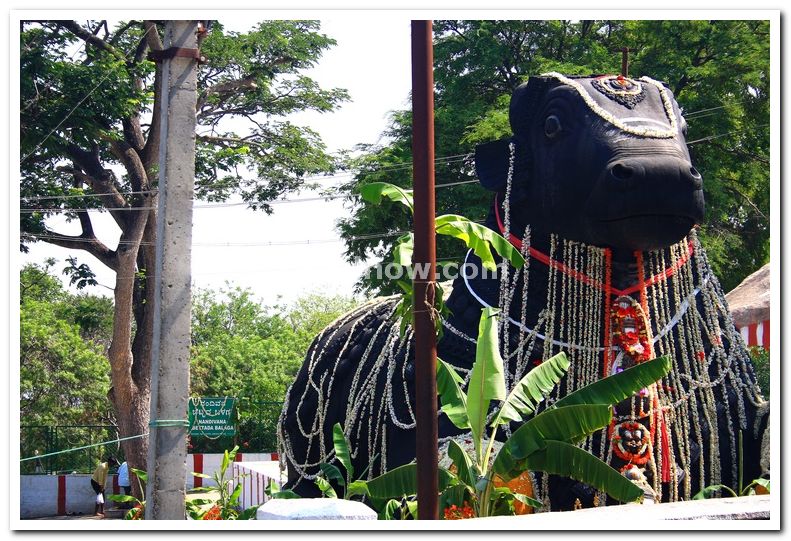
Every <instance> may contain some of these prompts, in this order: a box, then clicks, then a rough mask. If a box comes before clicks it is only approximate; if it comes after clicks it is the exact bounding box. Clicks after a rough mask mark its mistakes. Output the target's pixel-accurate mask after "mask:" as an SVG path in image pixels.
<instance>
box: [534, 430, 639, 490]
mask: <svg viewBox="0 0 791 541" xmlns="http://www.w3.org/2000/svg"><path fill="white" fill-rule="evenodd" d="M527 467H528V468H527V469H530V470H533V471H542V472H546V473H549V474H555V475H561V476H563V477H569V478H571V479H574V480H576V481H580V482H582V483H585V484H587V485H590V486H591V487H593V488H595V489H598V490H601V491H603V492H606V493H607V494H608V495H609V496H610V497H612V498H615V499H616V500H618V501H621V502H633V501H637V500H638V499H640V497H641V496H642V495H643V491H642V489H640V487H638V486H637V485H635V484H634V483H632V482H631V481H630V480H629V479H627V478H626V477H624V476H623V475H621V474H620V473H618V471H616V470H614V469H613V468H611V467H610V466H609V465H607V464H606V463H605V462H602V461H601V460H599V459H598V458H596V457H595V456H593V455H592V454H590V453H588V452H587V451H584V450H582V449H580V448H579V447H576V446H575V445H572V444H570V443H566V442H563V441H554V440H548V441H547V442H546V448H545V449H544V450H543V451H540V452H538V453H534V454H532V455H530V456H529V457H528V458H527Z"/></svg>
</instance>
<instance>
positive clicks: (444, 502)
mask: <svg viewBox="0 0 791 541" xmlns="http://www.w3.org/2000/svg"><path fill="white" fill-rule="evenodd" d="M470 486H472V485H470ZM465 496H472V491H471V489H470V488H469V487H468V486H467V485H465V484H463V483H460V484H457V485H451V486H449V487H447V488H446V489H445V490H443V491H442V493H441V494H440V495H439V510H440V514H441V513H442V510H443V509H445V508H446V507H450V506H451V505H456V506H458V507H461V506H462V505H464V498H465Z"/></svg>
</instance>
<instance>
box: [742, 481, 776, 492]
mask: <svg viewBox="0 0 791 541" xmlns="http://www.w3.org/2000/svg"><path fill="white" fill-rule="evenodd" d="M753 485H759V486H762V487H763V488H765V489H766V492H769V491H770V486H769V479H761V478H758V479H753V481H752V483H750V484H749V485H747V486H753Z"/></svg>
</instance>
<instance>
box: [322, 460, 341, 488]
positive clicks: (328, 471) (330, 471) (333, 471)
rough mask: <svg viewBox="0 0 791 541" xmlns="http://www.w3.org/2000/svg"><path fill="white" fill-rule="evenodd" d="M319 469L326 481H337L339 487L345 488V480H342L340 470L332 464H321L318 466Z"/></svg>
mask: <svg viewBox="0 0 791 541" xmlns="http://www.w3.org/2000/svg"><path fill="white" fill-rule="evenodd" d="M319 469H321V472H322V473H323V474H324V477H325V478H326V479H327V480H328V481H337V482H338V484H339V485H341V486H346V480H345V479H344V478H343V475H342V474H341V470H339V469H338V467H337V466H335V465H334V464H327V463H326V462H322V463H321V464H319Z"/></svg>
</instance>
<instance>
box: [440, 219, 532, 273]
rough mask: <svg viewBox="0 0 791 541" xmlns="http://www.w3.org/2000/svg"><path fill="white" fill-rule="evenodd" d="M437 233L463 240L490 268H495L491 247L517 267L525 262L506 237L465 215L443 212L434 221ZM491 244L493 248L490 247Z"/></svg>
mask: <svg viewBox="0 0 791 541" xmlns="http://www.w3.org/2000/svg"><path fill="white" fill-rule="evenodd" d="M434 225H435V228H436V231H437V234H439V235H447V236H450V237H454V238H457V239H459V240H461V241H463V242H464V243H465V244H466V245H467V247H468V248H472V250H473V252H475V255H477V256H478V257H480V258H481V263H482V264H483V266H484V267H486V268H487V269H489V270H492V271H493V270H495V268H497V264H496V263H495V261H494V257H493V255H492V251H491V248H494V250H495V251H496V252H497V253H498V254H499V255H500V257H502V258H504V259H507V260H508V261H510V262H511V265H513V266H514V267H515V268H517V269H519V268H522V266H523V265H524V264H525V258H524V257H522V254H520V253H519V250H517V249H516V248H514V246H513V244H511V243H510V242H508V241H507V240H506V239H505V237H503V236H502V235H500V234H499V233H496V232H494V231H492V230H491V229H489V228H488V227H486V226H485V225H482V224H479V223H476V222H472V221H470V220H469V219H467V218H465V217H464V216H459V215H457V214H443V215H442V216H437V219H436V220H435V222H434ZM490 246H491V248H490Z"/></svg>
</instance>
